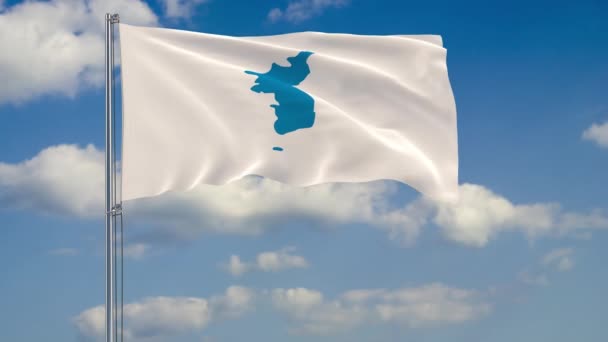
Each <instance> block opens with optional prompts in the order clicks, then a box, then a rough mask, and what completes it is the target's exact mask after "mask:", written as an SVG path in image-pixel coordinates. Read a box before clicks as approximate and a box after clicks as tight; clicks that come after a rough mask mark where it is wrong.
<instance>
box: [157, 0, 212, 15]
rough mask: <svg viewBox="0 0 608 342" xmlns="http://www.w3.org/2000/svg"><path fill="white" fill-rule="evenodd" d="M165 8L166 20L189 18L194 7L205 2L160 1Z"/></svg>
mask: <svg viewBox="0 0 608 342" xmlns="http://www.w3.org/2000/svg"><path fill="white" fill-rule="evenodd" d="M162 2H163V5H164V6H165V15H166V16H167V17H168V18H189V17H191V16H192V14H193V12H194V10H195V8H196V6H198V5H201V4H203V3H205V2H207V0H162Z"/></svg>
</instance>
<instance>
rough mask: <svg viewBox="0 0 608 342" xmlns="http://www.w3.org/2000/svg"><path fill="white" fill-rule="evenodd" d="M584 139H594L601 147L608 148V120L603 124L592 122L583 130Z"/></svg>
mask: <svg viewBox="0 0 608 342" xmlns="http://www.w3.org/2000/svg"><path fill="white" fill-rule="evenodd" d="M583 139H584V140H588V141H593V142H595V143H596V144H598V146H600V147H604V148H608V121H607V122H604V123H602V124H596V123H594V124H592V125H591V127H589V128H587V129H586V130H585V131H584V132H583Z"/></svg>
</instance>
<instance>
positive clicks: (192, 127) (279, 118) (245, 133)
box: [120, 24, 458, 200]
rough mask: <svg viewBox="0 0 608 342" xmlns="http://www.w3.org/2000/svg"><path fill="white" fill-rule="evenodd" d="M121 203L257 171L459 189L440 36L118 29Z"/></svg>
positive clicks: (435, 190)
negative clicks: (238, 34)
mask: <svg viewBox="0 0 608 342" xmlns="http://www.w3.org/2000/svg"><path fill="white" fill-rule="evenodd" d="M120 50H121V73H122V91H123V124H124V126H123V141H122V143H123V155H122V156H123V158H122V159H123V161H122V194H123V200H130V199H136V198H142V197H149V196H154V195H158V194H161V193H164V192H166V191H181V190H188V189H191V188H193V187H195V186H196V185H197V184H201V183H205V184H225V183H228V182H231V181H234V180H237V179H240V178H242V177H244V176H246V175H259V176H263V177H267V178H270V179H274V180H277V181H280V182H283V183H287V184H293V185H296V186H308V185H314V184H320V183H328V182H366V181H372V180H378V179H390V180H397V181H401V182H404V183H406V184H409V185H410V186H412V187H414V188H415V189H417V190H418V191H420V192H422V193H423V194H425V195H428V196H430V197H434V198H440V199H449V198H454V197H455V196H456V194H457V188H458V146H457V129H456V108H455V103H454V98H453V95H452V90H451V87H450V83H449V79H448V73H447V67H446V49H445V48H443V46H442V41H441V37H439V36H363V35H350V34H326V33H318V32H303V33H293V34H285V35H277V36H262V37H230V36H220V35H212V34H203V33H194V32H187V31H178V30H169V29H160V28H144V27H135V26H129V25H125V24H120Z"/></svg>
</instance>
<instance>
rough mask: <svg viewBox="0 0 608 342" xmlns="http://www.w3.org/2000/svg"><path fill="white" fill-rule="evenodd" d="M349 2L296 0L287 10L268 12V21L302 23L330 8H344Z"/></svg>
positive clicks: (274, 9)
mask: <svg viewBox="0 0 608 342" xmlns="http://www.w3.org/2000/svg"><path fill="white" fill-rule="evenodd" d="M349 2H350V1H349V0H295V1H291V2H290V3H289V4H288V5H287V8H285V9H284V10H281V9H280V8H273V9H271V10H270V12H268V20H270V21H271V22H277V21H279V20H285V21H288V22H292V23H300V22H303V21H306V20H308V19H311V18H312V17H316V16H319V15H321V14H322V13H323V12H324V11H325V10H326V9H328V8H342V7H345V6H347V5H348V4H349Z"/></svg>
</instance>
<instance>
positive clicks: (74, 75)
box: [0, 0, 157, 104]
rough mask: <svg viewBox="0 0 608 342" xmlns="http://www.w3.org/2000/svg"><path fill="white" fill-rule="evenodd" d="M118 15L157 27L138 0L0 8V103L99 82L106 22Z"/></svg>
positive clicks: (58, 0) (69, 0) (62, 0)
mask: <svg viewBox="0 0 608 342" xmlns="http://www.w3.org/2000/svg"><path fill="white" fill-rule="evenodd" d="M106 12H112V13H120V15H121V20H122V21H124V22H127V23H130V24H134V25H156V23H157V17H156V15H155V14H154V13H153V12H152V10H151V9H150V8H149V7H148V5H147V4H146V3H145V2H143V1H140V0H86V1H85V0H51V1H26V2H23V3H19V4H16V5H12V6H10V7H7V8H5V9H4V10H3V11H2V12H0V32H4V34H0V45H1V46H3V47H6V48H5V49H3V50H2V53H1V54H0V74H1V75H2V78H3V80H4V81H3V82H2V83H1V84H0V104H2V103H6V102H11V103H20V102H23V101H26V100H29V99H32V98H35V97H38V96H41V95H45V94H51V95H64V96H74V95H76V93H77V92H78V91H79V89H80V88H82V87H88V86H100V85H102V84H103V80H104V78H103V71H104V34H103V32H104V20H105V14H106Z"/></svg>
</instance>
